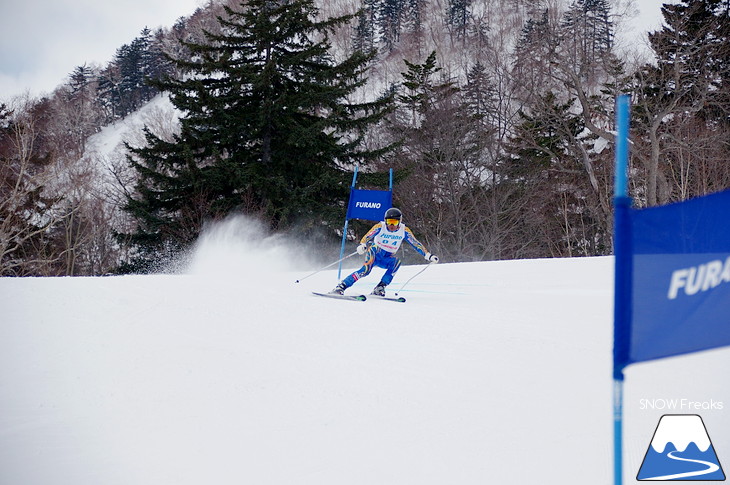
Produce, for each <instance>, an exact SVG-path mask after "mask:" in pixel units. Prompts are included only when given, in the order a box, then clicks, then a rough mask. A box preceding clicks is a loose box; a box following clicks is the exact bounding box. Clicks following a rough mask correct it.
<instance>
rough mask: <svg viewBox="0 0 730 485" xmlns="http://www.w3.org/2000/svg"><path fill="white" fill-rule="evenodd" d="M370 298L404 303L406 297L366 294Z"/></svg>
mask: <svg viewBox="0 0 730 485" xmlns="http://www.w3.org/2000/svg"><path fill="white" fill-rule="evenodd" d="M368 296H369V297H370V298H375V299H376V300H386V301H397V302H398V303H405V302H406V299H405V298H403V297H402V296H396V297H391V296H378V295H368Z"/></svg>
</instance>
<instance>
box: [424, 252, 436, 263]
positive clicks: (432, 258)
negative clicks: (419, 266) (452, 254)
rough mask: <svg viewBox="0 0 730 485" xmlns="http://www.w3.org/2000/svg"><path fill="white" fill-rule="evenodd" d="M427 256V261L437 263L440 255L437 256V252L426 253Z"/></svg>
mask: <svg viewBox="0 0 730 485" xmlns="http://www.w3.org/2000/svg"><path fill="white" fill-rule="evenodd" d="M425 257H426V261H428V262H429V263H433V264H436V263H438V262H439V257H438V256H436V255H435V254H431V253H426V256H425Z"/></svg>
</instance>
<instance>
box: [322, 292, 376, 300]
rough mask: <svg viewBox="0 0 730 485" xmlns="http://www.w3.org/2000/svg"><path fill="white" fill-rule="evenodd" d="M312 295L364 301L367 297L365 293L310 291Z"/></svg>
mask: <svg viewBox="0 0 730 485" xmlns="http://www.w3.org/2000/svg"><path fill="white" fill-rule="evenodd" d="M312 294H313V295H317V296H323V297H325V298H336V299H338V300H351V301H365V300H367V297H366V296H365V295H340V294H338V293H317V292H316V291H313V292H312Z"/></svg>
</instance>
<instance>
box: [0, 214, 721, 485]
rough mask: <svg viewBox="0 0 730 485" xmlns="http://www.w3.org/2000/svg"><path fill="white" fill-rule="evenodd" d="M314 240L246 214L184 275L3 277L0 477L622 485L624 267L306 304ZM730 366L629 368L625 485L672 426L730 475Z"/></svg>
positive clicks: (440, 280)
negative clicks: (615, 320)
mask: <svg viewBox="0 0 730 485" xmlns="http://www.w3.org/2000/svg"><path fill="white" fill-rule="evenodd" d="M305 249H306V248H301V247H297V246H296V245H294V244H291V243H290V242H287V241H285V240H283V239H281V238H277V237H263V238H262V237H260V228H258V227H257V226H256V225H255V224H253V223H251V222H250V221H247V220H246V219H242V218H234V219H231V220H229V221H228V222H226V223H224V224H222V225H220V226H217V227H216V228H213V229H211V232H209V233H208V234H207V235H206V236H205V237H203V238H202V239H201V241H200V243H199V245H198V248H197V250H196V252H195V254H194V256H193V258H192V262H191V263H190V265H189V266H188V267H187V269H186V270H185V271H184V272H183V273H182V274H159V275H149V276H122V277H98V278H3V279H0V308H2V313H1V315H2V317H1V318H2V321H1V322H0V484H3V485H49V484H52V485H65V484H68V485H98V484H103V485H116V484H118V485H149V484H155V485H159V484H170V485H183V484H216V485H223V484H226V485H227V484H231V485H234V484H235V485H240V484H287V485H288V484H317V485H322V484H337V485H341V484H348V485H349V484H368V485H383V484H397V485H400V484H418V485H423V484H439V485H443V484H518V485H523V484H524V485H530V484H535V485H538V484H539V485H558V484H560V485H570V484H610V483H612V467H613V461H612V460H613V459H612V447H613V441H612V430H613V421H612V394H611V391H612V381H611V348H612V306H613V305H612V286H613V283H612V273H613V269H612V268H613V258H610V257H602V258H584V259H545V260H523V261H504V262H482V263H468V264H467V263H460V264H440V265H435V266H431V267H429V268H428V270H427V271H425V272H424V273H423V274H421V275H420V276H419V277H417V278H416V279H414V280H413V281H412V282H411V283H410V284H409V285H408V286H407V287H406V288H404V289H403V291H402V292H400V293H401V294H402V295H404V296H406V297H407V298H408V302H407V303H405V304H400V303H393V302H386V301H377V300H370V301H366V302H349V301H338V300H330V299H325V298H319V297H315V296H312V295H310V291H312V290H329V289H330V288H332V287H333V286H334V285H335V284H336V282H337V271H336V270H326V271H323V272H320V273H318V274H316V275H314V276H312V277H309V278H307V279H303V280H302V281H301V282H300V283H298V284H296V283H295V281H296V280H297V279H301V278H303V277H304V276H306V275H308V274H310V273H311V272H312V271H314V270H315V269H316V266H315V265H314V264H313V263H308V262H307V261H305V260H304V259H303V257H302V254H303V253H304V252H305ZM406 250H407V249H406ZM334 259H336V255H333V260H334ZM349 261H351V264H352V265H353V266H354V265H355V264H358V262H357V261H356V260H355V258H353V259H351V260H349ZM422 268H423V266H420V265H416V266H403V267H402V268H401V270H400V272H399V274H398V275H397V277H396V279H395V281H394V283H393V284H392V285H391V288H390V290H391V292H394V291H397V290H398V289H399V288H400V286H399V285H402V284H403V283H404V282H405V281H406V280H407V279H408V278H409V277H410V276H411V275H413V274H415V273H416V272H417V271H418V270H420V269H422ZM378 271H381V270H374V271H373V274H371V275H370V276H369V277H368V278H366V279H364V280H361V281H359V282H358V283H357V285H356V286H355V287H354V288H353V289H352V290H350V291H351V292H353V293H355V292H363V293H365V292H369V291H370V289H371V287H372V286H374V285H375V283H377V281H378V278H379V273H378ZM728 368H730V349H718V350H714V351H710V352H703V353H699V354H694V355H690V356H684V357H679V358H673V359H665V360H661V361H657V362H652V363H645V364H639V365H634V366H631V367H629V368H628V369H627V373H626V379H627V380H626V396H625V435H626V436H625V444H624V447H625V448H624V449H625V456H624V463H625V470H624V476H625V482H624V483H634V481H635V479H634V477H635V476H636V472H637V471H638V469H639V467H640V465H641V461H642V459H643V457H644V455H645V453H646V450H647V447H648V446H649V443H650V441H651V438H652V435H653V433H654V430H655V429H656V426H657V423H658V421H659V418H660V417H661V416H662V415H663V414H682V413H685V414H700V415H701V416H702V417H703V420H704V422H705V425H706V426H707V430H708V432H709V434H710V436H711V437H712V439H713V444H714V447H715V450H716V451H717V453H718V457H719V459H720V462H721V463H730V414H729V413H730V389H729V388H728V386H727V369H728ZM673 399H677V401H672V400H673ZM682 400H684V401H682ZM671 402H677V403H682V404H681V407H682V408H685V407H692V406H694V407H695V408H697V407H699V408H700V409H695V408H693V409H666V407H667V403H671ZM686 402H689V403H693V404H691V405H687V406H685V404H684V403H686Z"/></svg>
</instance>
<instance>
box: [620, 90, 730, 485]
mask: <svg viewBox="0 0 730 485" xmlns="http://www.w3.org/2000/svg"><path fill="white" fill-rule="evenodd" d="M629 108H630V97H629V96H628V95H621V96H619V97H618V98H617V99H616V133H617V135H616V174H615V193H614V258H615V271H614V330H613V331H614V334H613V335H614V336H613V423H614V484H615V485H622V483H623V393H624V391H623V389H624V368H625V367H626V366H627V365H629V364H632V363H636V362H644V361H649V360H654V359H660V358H663V357H670V356H675V355H681V354H687V353H690V352H697V351H700V350H707V349H712V348H716V347H723V346H727V345H730V224H728V222H727V220H728V214H730V190H725V191H723V192H718V193H716V194H711V195H707V196H704V197H698V198H696V199H691V200H687V201H684V202H679V203H676V204H670V205H665V206H661V207H650V208H647V209H633V208H632V207H631V204H632V201H631V198H630V197H629V195H628V159H629V156H628V155H629V118H630V116H629V113H630V109H629ZM690 461H691V460H690ZM723 478H724V477H723Z"/></svg>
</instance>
